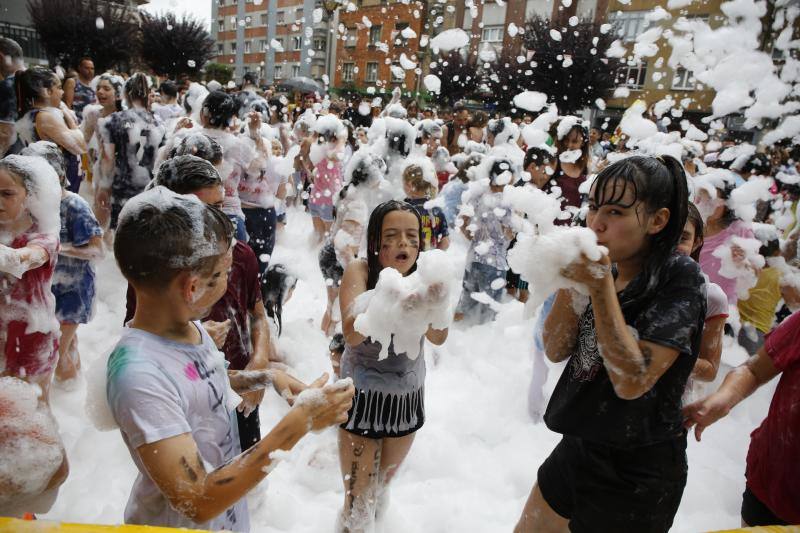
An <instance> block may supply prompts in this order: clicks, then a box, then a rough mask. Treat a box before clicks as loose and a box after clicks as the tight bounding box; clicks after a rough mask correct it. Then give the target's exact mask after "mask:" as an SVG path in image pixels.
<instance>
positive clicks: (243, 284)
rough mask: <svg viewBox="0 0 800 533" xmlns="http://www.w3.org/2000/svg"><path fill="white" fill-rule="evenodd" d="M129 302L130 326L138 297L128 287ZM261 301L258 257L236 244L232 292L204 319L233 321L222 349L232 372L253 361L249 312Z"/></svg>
mask: <svg viewBox="0 0 800 533" xmlns="http://www.w3.org/2000/svg"><path fill="white" fill-rule="evenodd" d="M127 300H128V302H127V312H126V314H125V322H126V323H127V322H128V321H129V320H130V319H132V318H133V315H134V313H135V312H136V295H135V293H134V291H133V288H132V287H131V286H130V285H128V296H127ZM260 301H261V286H260V282H259V279H258V260H257V259H256V254H255V253H254V252H253V250H252V249H251V248H250V247H249V246H248V245H246V244H243V243H241V242H239V241H236V244H235V245H234V246H233V264H232V265H231V273H230V276H229V277H228V289H227V290H226V291H225V294H224V295H223V296H222V298H220V300H219V301H218V302H217V303H215V304H214V307H212V308H211V312H210V313H209V314H208V316H207V317H205V318H204V319H203V320H214V321H215V322H224V321H225V320H228V319H229V318H230V319H231V327H230V329H229V330H228V336H227V337H226V338H225V344H224V345H223V346H222V352H223V353H224V354H225V359H226V360H227V361H228V362H229V363H230V366H229V368H230V370H244V367H246V366H247V363H249V362H250V357H251V354H252V351H253V348H252V343H251V342H250V315H249V312H250V311H252V310H253V309H254V308H255V306H256V303H257V302H260Z"/></svg>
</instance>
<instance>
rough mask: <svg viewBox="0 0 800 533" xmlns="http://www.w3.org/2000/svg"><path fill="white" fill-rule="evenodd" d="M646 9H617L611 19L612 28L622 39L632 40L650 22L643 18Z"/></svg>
mask: <svg viewBox="0 0 800 533" xmlns="http://www.w3.org/2000/svg"><path fill="white" fill-rule="evenodd" d="M645 15H647V11H617V12H616V13H615V14H614V18H613V19H612V21H613V24H614V28H615V29H616V31H617V35H619V36H620V37H621V38H622V40H623V41H626V42H627V41H632V40H634V39H636V36H637V35H639V34H640V33H642V32H644V30H646V29H647V26H648V25H649V24H650V23H649V22H648V21H647V20H645V18H644V17H645Z"/></svg>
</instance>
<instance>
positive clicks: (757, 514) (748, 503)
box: [742, 487, 789, 527]
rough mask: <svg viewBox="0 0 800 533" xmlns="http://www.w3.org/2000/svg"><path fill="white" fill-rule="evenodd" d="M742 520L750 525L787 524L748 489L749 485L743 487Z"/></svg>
mask: <svg viewBox="0 0 800 533" xmlns="http://www.w3.org/2000/svg"><path fill="white" fill-rule="evenodd" d="M742 520H744V522H745V523H746V524H747V525H748V526H750V527H756V526H788V525H789V523H788V522H786V521H784V520H781V519H780V518H778V517H777V516H775V513H773V512H772V511H770V510H769V507H767V506H766V505H764V503H763V502H762V501H761V500H759V499H758V498H757V497H756V495H755V494H753V493H752V492H751V491H750V487H745V489H744V494H742Z"/></svg>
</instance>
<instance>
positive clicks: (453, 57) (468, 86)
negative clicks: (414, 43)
mask: <svg viewBox="0 0 800 533" xmlns="http://www.w3.org/2000/svg"><path fill="white" fill-rule="evenodd" d="M435 63H436V66H435V67H434V66H431V74H435V75H436V76H438V77H439V80H440V81H441V89H440V90H439V94H436V95H433V96H434V101H435V102H436V103H437V104H438V105H443V106H452V105H453V103H454V102H457V101H458V100H462V99H463V98H465V97H467V96H471V95H472V94H473V93H474V92H475V91H476V90H477V89H478V86H479V84H480V76H479V75H478V69H477V65H476V64H475V63H474V62H473V61H470V60H469V59H465V58H464V56H462V55H461V53H459V52H458V51H452V52H450V53H449V54H447V55H444V56H439V57H438V58H436V61H435Z"/></svg>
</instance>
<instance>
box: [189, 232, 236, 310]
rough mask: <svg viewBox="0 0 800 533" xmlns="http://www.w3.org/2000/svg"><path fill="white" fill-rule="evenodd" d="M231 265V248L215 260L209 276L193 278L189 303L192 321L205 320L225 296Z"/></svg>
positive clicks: (195, 276)
mask: <svg viewBox="0 0 800 533" xmlns="http://www.w3.org/2000/svg"><path fill="white" fill-rule="evenodd" d="M232 264H233V247H231V248H230V249H228V251H227V252H226V253H224V254H222V255H221V256H220V257H219V258H218V259H217V262H216V264H215V265H214V269H213V270H212V271H211V273H210V274H207V275H194V276H193V278H194V283H193V285H192V289H191V294H192V297H191V299H190V302H189V307H190V309H191V310H192V314H193V319H198V320H199V319H201V318H205V316H206V315H208V313H209V311H211V308H212V307H213V306H214V304H215V303H217V302H218V301H219V299H220V298H222V296H223V295H224V294H225V291H226V290H227V289H228V273H229V272H230V270H231V265H232Z"/></svg>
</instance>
